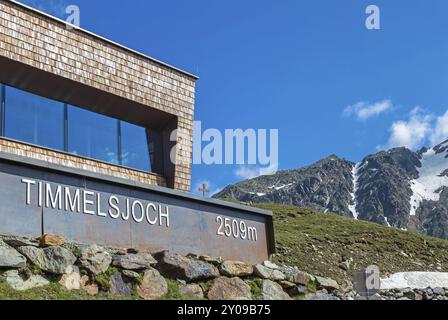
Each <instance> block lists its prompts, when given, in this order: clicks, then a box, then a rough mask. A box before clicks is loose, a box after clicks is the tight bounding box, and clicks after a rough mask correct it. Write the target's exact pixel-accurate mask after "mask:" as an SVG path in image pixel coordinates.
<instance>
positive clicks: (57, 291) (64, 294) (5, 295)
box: [0, 276, 137, 300]
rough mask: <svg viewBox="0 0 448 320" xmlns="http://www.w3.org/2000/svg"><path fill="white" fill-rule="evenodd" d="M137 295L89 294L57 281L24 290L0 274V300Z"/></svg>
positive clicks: (115, 298) (96, 298)
mask: <svg viewBox="0 0 448 320" xmlns="http://www.w3.org/2000/svg"><path fill="white" fill-rule="evenodd" d="M134 299H137V297H118V296H112V295H109V294H106V295H98V296H95V297H93V296H90V295H88V294H87V293H85V292H83V291H80V290H73V291H68V290H66V289H65V288H63V287H62V286H61V285H59V284H58V283H51V284H50V285H48V286H45V287H40V288H34V289H30V290H26V291H16V290H14V289H12V288H11V287H10V286H9V285H8V284H7V283H6V281H5V279H4V278H3V277H1V276H0V300H134Z"/></svg>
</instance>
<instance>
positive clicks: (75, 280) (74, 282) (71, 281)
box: [59, 266, 81, 291]
mask: <svg viewBox="0 0 448 320" xmlns="http://www.w3.org/2000/svg"><path fill="white" fill-rule="evenodd" d="M59 284H60V285H61V286H63V287H64V288H66V289H67V290H69V291H71V290H79V289H81V274H80V273H79V268H78V267H76V266H74V267H73V271H72V272H70V273H66V274H64V275H62V277H61V279H60V280H59Z"/></svg>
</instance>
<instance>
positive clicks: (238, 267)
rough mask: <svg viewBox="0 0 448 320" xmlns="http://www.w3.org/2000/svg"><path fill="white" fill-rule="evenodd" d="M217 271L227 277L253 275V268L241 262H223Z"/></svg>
mask: <svg viewBox="0 0 448 320" xmlns="http://www.w3.org/2000/svg"><path fill="white" fill-rule="evenodd" d="M219 271H220V272H221V274H222V275H223V276H227V277H246V276H250V275H252V274H253V273H254V268H253V267H252V266H251V265H248V264H247V263H244V262H241V261H224V262H223V263H222V264H221V266H220V267H219Z"/></svg>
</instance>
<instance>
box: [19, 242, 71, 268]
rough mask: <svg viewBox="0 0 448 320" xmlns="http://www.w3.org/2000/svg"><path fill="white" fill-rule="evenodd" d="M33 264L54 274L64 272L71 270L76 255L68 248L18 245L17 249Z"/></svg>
mask: <svg viewBox="0 0 448 320" xmlns="http://www.w3.org/2000/svg"><path fill="white" fill-rule="evenodd" d="M18 250H19V251H20V253H22V254H23V255H24V256H25V257H27V258H28V259H29V260H30V261H31V262H32V263H33V264H34V265H36V266H38V267H39V268H41V269H42V270H44V271H46V272H50V273H54V274H65V273H71V272H72V271H73V264H74V263H75V262H76V257H75V256H74V255H73V253H72V252H71V251H70V250H67V249H65V248H63V247H48V248H45V249H40V248H36V247H30V246H27V247H20V248H19V249H18Z"/></svg>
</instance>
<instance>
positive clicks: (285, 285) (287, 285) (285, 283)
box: [278, 280, 296, 289]
mask: <svg viewBox="0 0 448 320" xmlns="http://www.w3.org/2000/svg"><path fill="white" fill-rule="evenodd" d="M278 284H279V285H281V286H282V288H283V289H291V288H294V287H295V286H296V284H295V283H293V282H289V281H286V280H282V281H279V282H278Z"/></svg>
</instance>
